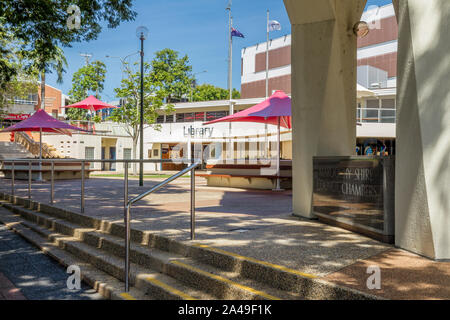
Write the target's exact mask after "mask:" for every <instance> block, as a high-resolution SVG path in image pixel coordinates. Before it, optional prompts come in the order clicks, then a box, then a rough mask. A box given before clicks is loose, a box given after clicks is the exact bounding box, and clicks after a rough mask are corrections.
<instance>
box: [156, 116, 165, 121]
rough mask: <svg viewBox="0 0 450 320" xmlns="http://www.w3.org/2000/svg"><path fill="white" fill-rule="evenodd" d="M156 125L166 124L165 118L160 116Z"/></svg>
mask: <svg viewBox="0 0 450 320" xmlns="http://www.w3.org/2000/svg"><path fill="white" fill-rule="evenodd" d="M156 123H164V116H159V117H158V118H156Z"/></svg>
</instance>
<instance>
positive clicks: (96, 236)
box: [5, 204, 300, 300]
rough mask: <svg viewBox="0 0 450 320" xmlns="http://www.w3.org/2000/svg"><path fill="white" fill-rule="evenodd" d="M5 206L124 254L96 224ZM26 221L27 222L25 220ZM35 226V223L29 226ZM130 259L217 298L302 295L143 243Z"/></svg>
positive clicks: (119, 242)
mask: <svg viewBox="0 0 450 320" xmlns="http://www.w3.org/2000/svg"><path fill="white" fill-rule="evenodd" d="M5 207H7V208H9V209H11V210H12V211H14V212H15V213H18V214H20V215H21V216H22V217H23V218H24V219H26V220H28V221H32V222H34V223H36V224H38V225H40V226H43V227H45V228H47V229H50V230H54V231H56V232H59V233H62V234H64V235H68V236H72V237H75V238H76V239H78V240H80V241H83V242H84V243H86V244H88V245H90V246H92V247H95V248H99V249H102V250H103V251H106V252H107V253H109V254H111V255H114V256H115V257H117V258H119V259H123V257H124V251H125V249H124V248H125V246H124V241H123V239H120V238H117V237H115V236H111V235H109V234H107V233H105V232H102V231H96V230H95V229H93V228H84V227H80V226H78V225H76V224H73V223H70V222H67V221H64V220H61V219H57V218H53V217H50V216H47V215H45V214H42V213H38V212H35V211H31V210H28V209H25V208H21V207H14V206H10V205H8V204H5ZM24 224H25V225H27V222H24ZM29 227H30V228H32V226H29ZM130 260H131V262H133V263H136V264H138V265H140V266H142V267H144V268H147V269H151V270H155V271H157V272H160V273H164V274H166V275H168V276H170V277H172V278H174V279H176V280H178V281H180V282H182V283H184V284H186V285H188V286H191V287H194V288H196V289H197V290H206V291H207V292H208V293H209V294H211V295H213V296H214V297H215V298H217V299H227V300H232V299H246V300H252V299H253V300H254V299H258V300H261V299H272V300H274V299H281V298H282V299H299V298H300V297H299V296H298V295H295V294H289V293H286V292H282V291H280V290H276V289H273V288H269V287H267V286H265V285H262V284H260V283H257V282H256V281H254V280H250V279H244V278H242V277H240V275H239V274H238V273H235V272H225V271H223V270H220V269H219V268H215V267H213V266H210V265H205V264H202V263H200V262H197V261H195V260H193V259H191V258H188V257H184V256H181V255H179V254H175V253H171V252H165V251H161V250H158V249H155V248H151V249H150V248H149V247H148V246H142V245H140V244H134V243H132V244H131V252H130Z"/></svg>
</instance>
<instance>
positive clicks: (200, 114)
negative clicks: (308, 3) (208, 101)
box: [195, 112, 205, 122]
mask: <svg viewBox="0 0 450 320" xmlns="http://www.w3.org/2000/svg"><path fill="white" fill-rule="evenodd" d="M195 121H202V122H203V121H205V113H204V112H196V113H195Z"/></svg>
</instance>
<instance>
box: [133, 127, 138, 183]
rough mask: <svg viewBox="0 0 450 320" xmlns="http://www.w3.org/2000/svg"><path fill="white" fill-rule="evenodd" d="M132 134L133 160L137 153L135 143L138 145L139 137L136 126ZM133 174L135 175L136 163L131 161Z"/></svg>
mask: <svg viewBox="0 0 450 320" xmlns="http://www.w3.org/2000/svg"><path fill="white" fill-rule="evenodd" d="M133 130H134V136H133V137H132V138H133V160H135V159H136V154H137V145H138V139H139V131H138V128H137V127H136V128H134V129H133ZM133 175H137V163H136V162H133Z"/></svg>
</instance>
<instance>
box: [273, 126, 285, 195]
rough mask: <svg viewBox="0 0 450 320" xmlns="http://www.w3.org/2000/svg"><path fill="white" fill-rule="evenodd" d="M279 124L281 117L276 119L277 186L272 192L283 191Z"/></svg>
mask: <svg viewBox="0 0 450 320" xmlns="http://www.w3.org/2000/svg"><path fill="white" fill-rule="evenodd" d="M280 122H281V117H278V134H277V139H278V143H277V185H276V188H275V189H273V191H284V190H283V189H281V185H280V158H281V133H280V131H281V130H280Z"/></svg>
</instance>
